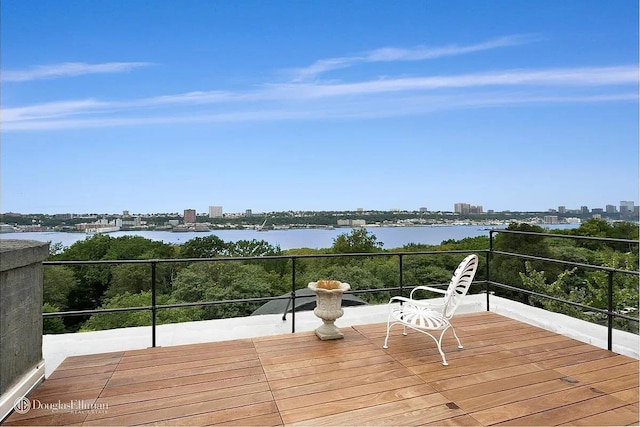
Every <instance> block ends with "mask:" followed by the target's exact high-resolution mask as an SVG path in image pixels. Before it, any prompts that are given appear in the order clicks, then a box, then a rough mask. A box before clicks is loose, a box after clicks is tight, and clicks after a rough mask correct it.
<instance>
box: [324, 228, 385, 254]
mask: <svg viewBox="0 0 640 427" xmlns="http://www.w3.org/2000/svg"><path fill="white" fill-rule="evenodd" d="M382 246H383V243H382V242H378V238H377V237H376V235H375V234H373V233H369V232H368V231H367V229H366V228H354V229H353V230H351V232H350V233H348V234H340V235H339V236H338V237H336V238H335V239H333V245H332V246H331V252H332V253H334V254H350V253H368V252H380V251H381V250H382Z"/></svg>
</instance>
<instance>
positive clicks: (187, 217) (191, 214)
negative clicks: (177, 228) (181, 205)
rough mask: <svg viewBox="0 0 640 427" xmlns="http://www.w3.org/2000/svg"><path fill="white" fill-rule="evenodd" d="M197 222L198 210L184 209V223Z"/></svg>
mask: <svg viewBox="0 0 640 427" xmlns="http://www.w3.org/2000/svg"><path fill="white" fill-rule="evenodd" d="M195 222H196V210H195V209H185V210H184V223H185V224H195Z"/></svg>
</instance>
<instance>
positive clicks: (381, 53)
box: [292, 34, 538, 82]
mask: <svg viewBox="0 0 640 427" xmlns="http://www.w3.org/2000/svg"><path fill="white" fill-rule="evenodd" d="M535 40H538V37H536V36H533V35H522V34H521V35H512V36H505V37H499V38H495V39H491V40H487V41H485V42H481V43H476V44H470V45H462V46H460V45H455V44H452V45H447V46H441V47H425V46H418V47H415V48H412V49H400V48H393V47H385V48H381V49H375V50H372V51H368V52H364V53H363V54H360V55H355V56H345V57H337V58H328V59H320V60H318V61H316V62H314V63H313V64H311V65H309V66H308V67H302V68H296V69H294V70H292V74H293V79H292V80H293V81H294V82H302V81H308V80H313V79H315V78H317V77H318V76H320V75H321V74H323V73H326V72H329V71H333V70H337V69H341V68H347V67H351V66H354V65H357V64H360V63H371V62H392V61H423V60H427V59H436V58H440V57H444V56H455V55H464V54H468V53H473V52H480V51H484V50H490V49H498V48H503V47H510V46H517V45H522V44H525V43H531V42H533V41H535Z"/></svg>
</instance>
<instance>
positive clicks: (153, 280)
mask: <svg viewBox="0 0 640 427" xmlns="http://www.w3.org/2000/svg"><path fill="white" fill-rule="evenodd" d="M156 311H157V307H156V262H155V261H151V347H155V346H156Z"/></svg>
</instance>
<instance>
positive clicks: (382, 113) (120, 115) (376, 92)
mask: <svg viewBox="0 0 640 427" xmlns="http://www.w3.org/2000/svg"><path fill="white" fill-rule="evenodd" d="M394 55H398V54H397V53H396V54H394ZM612 87H615V88H617V89H616V92H615V93H613V92H612V91H611V89H612ZM637 88H638V66H637V65H625V66H612V67H578V68H550V69H537V70H536V69H520V70H500V71H492V72H481V73H467V74H458V75H434V76H423V77H411V78H389V79H376V80H364V81H360V82H355V83H310V82H305V83H288V84H270V85H264V86H262V87H260V88H257V89H255V90H244V91H192V92H186V93H182V94H170V95H161V96H155V97H147V98H138V99H130V100H120V101H109V102H107V101H100V100H95V99H84V100H69V101H58V102H49V103H41V104H34V105H30V106H22V107H15V108H3V111H2V130H3V131H19V130H47V129H68V128H86V127H92V128H94V127H105V126H133V125H136V126H147V125H156V124H167V123H202V122H217V123H222V122H240V121H246V122H250V121H265V120H272V121H278V120H301V119H326V118H346V117H352V118H354V117H358V118H373V117H391V116H401V115H407V116H409V115H415V114H425V113H429V112H431V111H437V110H450V109H455V108H483V107H494V106H499V105H509V104H511V105H521V104H526V103H529V104H531V103H536V104H541V103H547V104H557V103H598V102H626V101H629V100H635V101H637V99H638V95H637ZM488 91H491V92H488ZM514 91H517V94H515V95H514V93H515V92H514Z"/></svg>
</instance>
